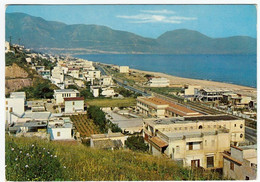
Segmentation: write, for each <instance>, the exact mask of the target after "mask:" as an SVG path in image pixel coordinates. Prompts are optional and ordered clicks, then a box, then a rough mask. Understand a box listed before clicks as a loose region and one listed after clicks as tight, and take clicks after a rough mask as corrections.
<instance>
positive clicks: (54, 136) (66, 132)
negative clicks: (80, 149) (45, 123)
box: [48, 128, 72, 140]
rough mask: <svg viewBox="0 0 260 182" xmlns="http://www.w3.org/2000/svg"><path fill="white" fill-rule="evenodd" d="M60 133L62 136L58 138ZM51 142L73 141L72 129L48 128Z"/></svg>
mask: <svg viewBox="0 0 260 182" xmlns="http://www.w3.org/2000/svg"><path fill="white" fill-rule="evenodd" d="M58 132H60V136H58ZM48 133H49V134H50V137H51V140H69V139H72V136H71V128H48Z"/></svg>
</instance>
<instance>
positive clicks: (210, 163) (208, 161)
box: [207, 156, 214, 168]
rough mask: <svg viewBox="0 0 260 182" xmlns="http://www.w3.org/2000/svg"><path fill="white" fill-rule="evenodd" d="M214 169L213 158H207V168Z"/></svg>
mask: <svg viewBox="0 0 260 182" xmlns="http://www.w3.org/2000/svg"><path fill="white" fill-rule="evenodd" d="M209 167H214V156H211V157H207V168H209Z"/></svg>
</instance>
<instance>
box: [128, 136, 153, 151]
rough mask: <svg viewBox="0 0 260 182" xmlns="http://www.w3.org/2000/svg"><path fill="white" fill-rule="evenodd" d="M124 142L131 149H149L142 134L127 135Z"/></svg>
mask: <svg viewBox="0 0 260 182" xmlns="http://www.w3.org/2000/svg"><path fill="white" fill-rule="evenodd" d="M125 144H126V146H127V147H128V148H129V149H131V150H135V151H142V152H146V151H148V150H149V146H148V145H147V144H146V143H144V138H143V137H142V136H131V137H128V138H127V140H126V142H125Z"/></svg>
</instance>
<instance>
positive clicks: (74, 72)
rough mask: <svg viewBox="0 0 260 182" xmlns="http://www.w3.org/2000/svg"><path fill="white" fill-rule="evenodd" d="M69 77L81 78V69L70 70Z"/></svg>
mask: <svg viewBox="0 0 260 182" xmlns="http://www.w3.org/2000/svg"><path fill="white" fill-rule="evenodd" d="M68 75H70V76H72V77H73V78H79V69H76V68H70V69H69V70H68Z"/></svg>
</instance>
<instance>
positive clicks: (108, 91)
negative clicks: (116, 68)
mask: <svg viewBox="0 0 260 182" xmlns="http://www.w3.org/2000/svg"><path fill="white" fill-rule="evenodd" d="M101 95H103V96H105V97H113V96H114V95H115V91H114V89H113V88H109V87H106V88H102V92H101Z"/></svg>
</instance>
